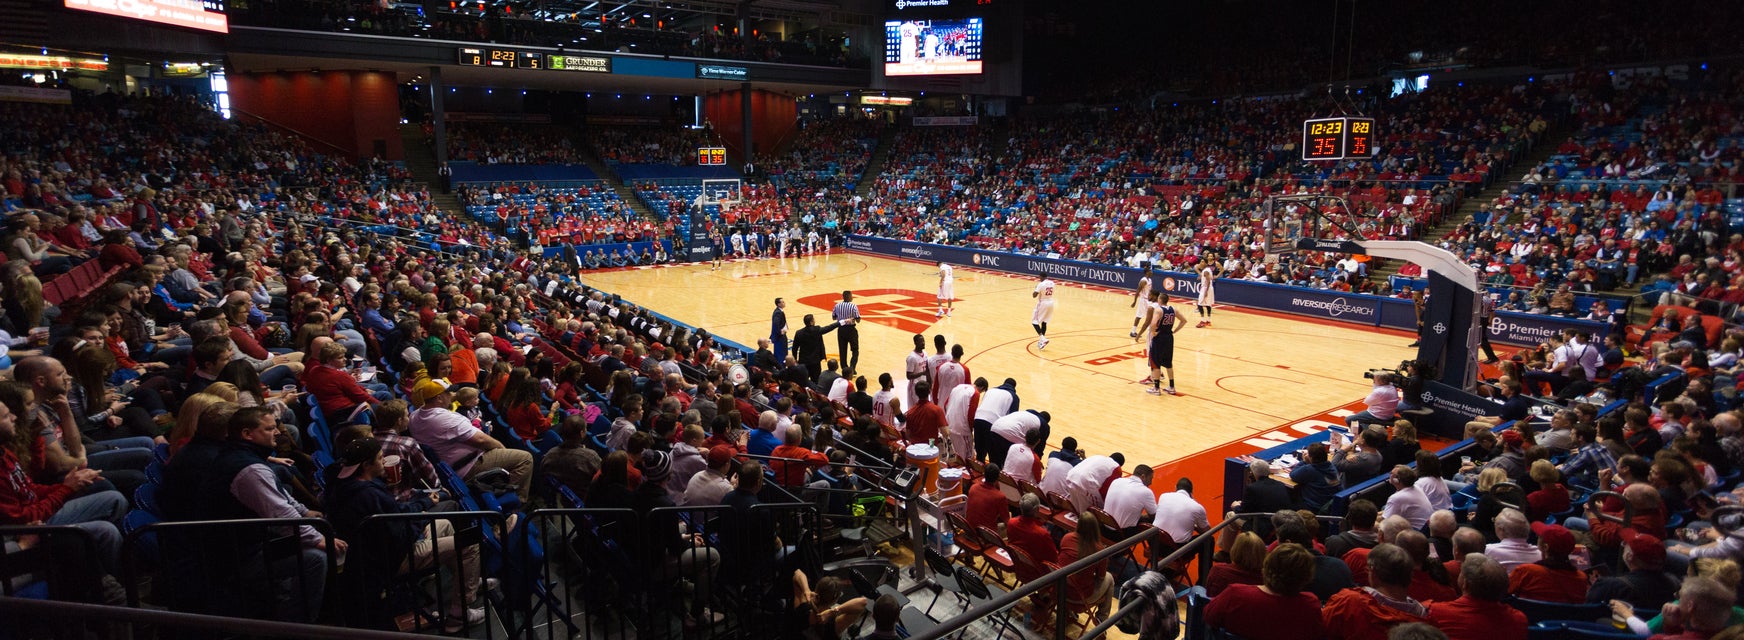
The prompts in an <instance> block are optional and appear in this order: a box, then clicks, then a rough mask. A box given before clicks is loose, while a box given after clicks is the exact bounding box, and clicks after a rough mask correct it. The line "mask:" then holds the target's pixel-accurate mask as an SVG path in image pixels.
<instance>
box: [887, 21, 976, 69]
mask: <svg viewBox="0 0 1744 640" xmlns="http://www.w3.org/2000/svg"><path fill="white" fill-rule="evenodd" d="M981 25H982V22H981V19H980V18H963V19H953V20H891V21H889V22H885V23H884V75H887V76H935V75H964V74H977V73H981Z"/></svg>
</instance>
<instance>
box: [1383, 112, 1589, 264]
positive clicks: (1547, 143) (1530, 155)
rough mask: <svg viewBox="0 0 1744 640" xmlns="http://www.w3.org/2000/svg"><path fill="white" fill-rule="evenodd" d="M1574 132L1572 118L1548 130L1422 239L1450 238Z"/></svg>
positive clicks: (1386, 262)
mask: <svg viewBox="0 0 1744 640" xmlns="http://www.w3.org/2000/svg"><path fill="white" fill-rule="evenodd" d="M1574 133H1575V125H1574V123H1573V122H1571V121H1565V122H1560V123H1558V124H1556V125H1552V126H1551V127H1550V128H1549V129H1546V130H1545V132H1544V135H1543V136H1541V137H1540V138H1539V140H1538V144H1536V145H1534V146H1533V148H1532V149H1531V150H1529V151H1527V152H1526V154H1525V155H1523V156H1521V157H1520V161H1519V162H1516V163H1514V165H1513V167H1511V169H1510V171H1509V172H1508V173H1507V174H1504V176H1503V179H1500V180H1496V181H1495V182H1493V183H1490V186H1489V187H1486V188H1485V189H1484V190H1483V191H1479V192H1478V193H1477V195H1474V196H1470V197H1468V198H1466V199H1464V200H1461V201H1460V204H1459V208H1458V209H1455V210H1454V211H1453V213H1452V214H1450V215H1448V216H1447V217H1446V218H1444V219H1442V221H1441V224H1439V225H1437V226H1435V227H1434V228H1432V229H1429V230H1427V231H1424V232H1423V237H1422V238H1421V240H1422V241H1424V242H1427V243H1429V244H1435V243H1437V242H1440V241H1441V239H1442V238H1443V237H1446V236H1447V234H1449V233H1452V232H1453V230H1454V229H1456V228H1458V227H1459V225H1460V223H1461V222H1463V221H1464V220H1465V219H1466V216H1469V215H1472V214H1474V213H1477V212H1478V211H1479V210H1480V209H1483V207H1484V205H1487V204H1489V203H1492V202H1495V201H1496V198H1498V197H1501V195H1502V194H1503V193H1505V192H1507V190H1508V189H1509V188H1510V187H1512V186H1514V185H1515V184H1517V183H1519V181H1520V179H1521V178H1524V177H1526V172H1527V171H1530V170H1531V169H1532V167H1536V166H1538V165H1539V164H1540V163H1542V162H1544V161H1545V160H1548V159H1549V158H1550V156H1553V155H1556V147H1557V145H1558V144H1560V143H1561V142H1562V141H1563V140H1567V139H1568V137H1569V136H1570V135H1573V134H1574ZM1403 266H1405V263H1404V262H1401V261H1398V260H1387V261H1385V264H1382V265H1380V266H1379V267H1377V268H1375V269H1374V270H1372V271H1370V272H1369V278H1370V279H1371V280H1374V281H1376V282H1381V283H1385V282H1386V281H1387V278H1389V277H1392V275H1393V274H1395V273H1398V272H1399V268H1400V267H1403Z"/></svg>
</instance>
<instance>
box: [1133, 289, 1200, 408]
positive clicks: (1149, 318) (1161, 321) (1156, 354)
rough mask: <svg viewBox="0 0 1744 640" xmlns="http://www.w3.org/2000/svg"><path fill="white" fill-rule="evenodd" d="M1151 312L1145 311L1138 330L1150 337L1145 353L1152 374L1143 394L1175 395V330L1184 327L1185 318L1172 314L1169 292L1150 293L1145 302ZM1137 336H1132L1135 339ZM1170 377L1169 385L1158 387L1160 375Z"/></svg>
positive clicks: (1160, 380)
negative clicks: (1147, 302)
mask: <svg viewBox="0 0 1744 640" xmlns="http://www.w3.org/2000/svg"><path fill="white" fill-rule="evenodd" d="M1147 306H1148V307H1150V312H1149V313H1147V314H1145V320H1144V324H1142V325H1139V328H1138V330H1139V333H1141V334H1144V335H1146V336H1148V337H1150V339H1151V343H1150V349H1148V355H1149V356H1150V362H1151V377H1150V379H1149V380H1146V382H1149V383H1150V387H1148V388H1146V389H1145V393H1149V394H1151V395H1161V394H1164V393H1167V394H1169V395H1171V396H1172V395H1175V333H1176V332H1179V331H1180V330H1181V329H1182V328H1184V327H1186V326H1187V319H1186V318H1183V317H1181V316H1180V315H1179V314H1177V313H1175V307H1173V306H1170V305H1169V294H1166V293H1163V292H1161V291H1152V292H1151V302H1150V304H1148V305H1147ZM1137 341H1138V338H1133V342H1137ZM1165 372H1166V373H1167V374H1168V376H1169V386H1168V387H1165V388H1161V389H1159V388H1158V387H1159V386H1161V384H1162V381H1163V374H1164V373H1165Z"/></svg>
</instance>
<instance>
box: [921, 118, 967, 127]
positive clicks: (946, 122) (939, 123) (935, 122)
mask: <svg viewBox="0 0 1744 640" xmlns="http://www.w3.org/2000/svg"><path fill="white" fill-rule="evenodd" d="M976 122H977V119H976V117H975V116H915V117H914V126H917V127H968V126H974V124H975V123H976Z"/></svg>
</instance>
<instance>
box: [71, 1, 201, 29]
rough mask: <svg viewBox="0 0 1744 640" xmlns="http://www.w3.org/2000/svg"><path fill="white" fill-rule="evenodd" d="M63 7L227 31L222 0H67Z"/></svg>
mask: <svg viewBox="0 0 1744 640" xmlns="http://www.w3.org/2000/svg"><path fill="white" fill-rule="evenodd" d="M66 7H67V8H68V9H77V10H80V11H90V12H93V13H101V14H106V15H111V16H119V17H122V18H132V19H135V20H144V21H146V22H155V23H158V24H167V25H170V26H176V27H187V28H189V29H199V30H202V31H215V32H218V33H229V32H230V20H229V18H227V17H226V16H225V15H224V3H223V2H222V0H204V1H202V0H66Z"/></svg>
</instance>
